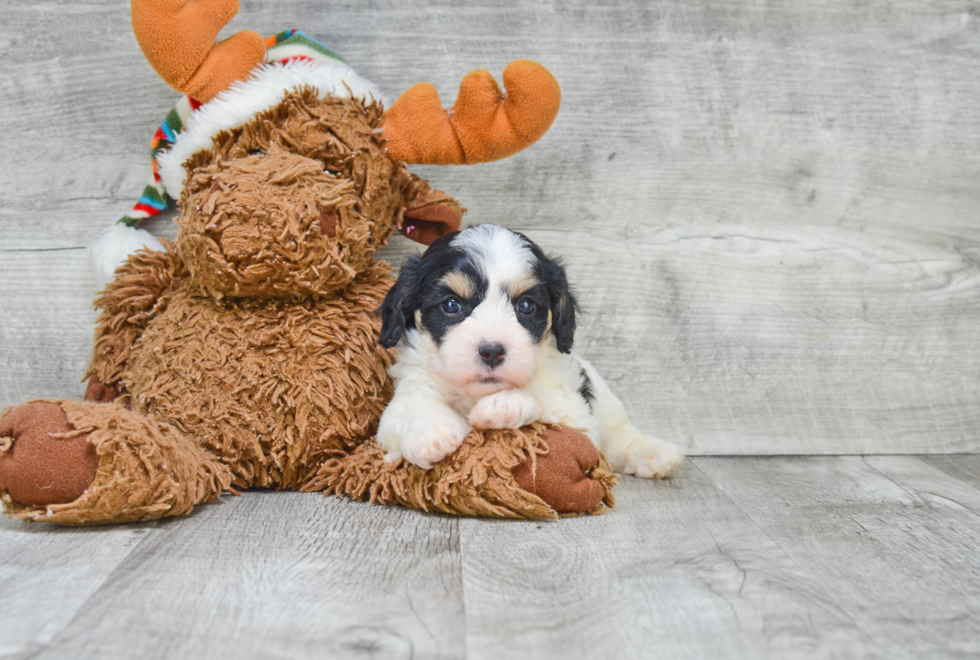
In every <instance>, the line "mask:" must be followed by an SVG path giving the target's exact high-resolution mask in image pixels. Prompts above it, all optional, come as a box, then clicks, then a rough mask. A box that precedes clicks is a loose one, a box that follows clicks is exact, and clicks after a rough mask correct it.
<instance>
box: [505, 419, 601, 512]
mask: <svg viewBox="0 0 980 660" xmlns="http://www.w3.org/2000/svg"><path fill="white" fill-rule="evenodd" d="M542 439H543V440H544V441H545V443H546V444H547V445H548V453H547V454H537V455H535V456H533V457H529V458H528V459H527V460H525V461H524V462H523V463H521V464H520V465H518V466H517V467H515V468H514V471H513V473H512V474H513V475H514V480H515V481H516V482H517V484H518V485H519V486H520V487H521V488H523V489H524V490H526V491H527V492H529V493H534V494H535V495H537V496H538V497H540V498H541V499H542V500H544V501H545V502H546V503H547V504H548V506H550V507H551V508H552V509H554V510H555V511H557V512H559V513H585V512H587V511H592V510H593V509H594V508H596V507H597V506H598V505H599V502H601V501H602V498H603V497H604V496H605V494H606V489H605V488H604V487H603V485H602V484H601V483H600V482H598V481H596V480H594V479H592V478H591V477H592V471H593V470H594V469H596V468H597V467H598V466H599V450H597V449H596V448H595V445H593V444H592V441H591V440H589V439H588V438H587V437H586V436H585V435H584V434H582V433H580V432H579V431H576V430H574V429H570V428H568V427H567V426H552V427H549V428H548V429H547V430H545V431H544V432H543V433H542ZM532 458H533V459H535V460H532Z"/></svg>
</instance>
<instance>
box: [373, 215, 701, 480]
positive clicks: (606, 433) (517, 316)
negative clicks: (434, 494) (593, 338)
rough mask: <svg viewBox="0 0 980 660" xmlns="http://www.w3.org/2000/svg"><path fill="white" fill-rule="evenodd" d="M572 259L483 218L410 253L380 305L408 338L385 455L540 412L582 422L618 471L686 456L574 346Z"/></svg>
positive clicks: (660, 469)
mask: <svg viewBox="0 0 980 660" xmlns="http://www.w3.org/2000/svg"><path fill="white" fill-rule="evenodd" d="M575 307H576V305H575V299H574V297H573V296H572V292H571V290H570V289H569V286H568V281H567V279H566V276H565V269H564V267H563V266H562V263H561V261H560V260H558V259H550V258H548V257H546V256H545V255H544V254H543V253H542V251H541V249H540V248H539V247H538V246H537V245H535V244H534V243H533V242H531V241H530V240H529V239H527V238H526V237H525V236H523V235H521V234H517V233H514V232H512V231H509V230H507V229H504V228H503V227H498V226H497V225H476V226H473V227H469V228H467V229H464V230H463V231H460V232H455V233H452V234H448V235H446V236H443V237H442V238H440V239H438V240H437V241H435V242H434V243H432V245H431V246H429V248H428V249H427V250H426V251H425V254H423V255H422V256H421V257H410V258H409V259H408V261H407V262H406V263H405V266H404V267H403V268H402V271H401V276H400V277H399V278H398V281H397V282H396V283H395V285H394V287H392V289H391V291H389V292H388V296H387V297H386V298H385V300H384V302H383V303H382V305H381V307H380V308H379V310H378V312H379V313H380V315H381V320H382V329H381V343H382V345H384V346H385V347H387V348H391V347H393V346H396V345H399V346H400V350H399V352H398V358H397V361H396V363H395V364H394V365H393V366H392V368H391V375H392V377H393V378H394V381H395V394H394V397H393V398H392V400H391V403H389V404H388V407H387V409H386V410H385V411H384V414H383V415H382V416H381V421H380V423H379V426H378V434H377V439H378V442H379V443H380V444H381V446H382V448H383V449H384V450H385V452H386V456H385V458H386V460H388V461H397V460H399V459H401V458H405V459H406V460H408V461H409V462H411V463H414V464H415V465H418V466H420V467H423V468H426V469H428V468H430V467H432V465H433V464H434V463H437V462H439V461H440V460H442V459H443V458H444V457H446V456H447V455H449V454H451V453H452V452H454V451H455V450H456V449H457V448H458V447H459V446H460V444H461V443H462V442H463V439H464V438H465V437H466V436H467V434H469V432H470V430H471V428H472V427H476V428H480V429H499V428H508V429H516V428H520V427H521V426H524V425H525V424H529V423H531V422H534V421H543V422H551V423H559V422H560V423H564V424H567V425H568V426H571V427H573V428H578V429H582V430H583V431H584V432H585V433H586V434H587V435H588V436H589V438H590V439H591V440H592V442H593V443H595V445H596V446H597V447H599V448H600V449H602V451H603V452H604V453H605V454H606V457H607V459H608V460H609V462H610V464H611V466H612V468H613V469H614V470H616V471H617V472H620V473H625V474H635V475H637V476H640V477H648V478H654V479H659V478H663V477H669V476H670V475H671V474H673V472H674V471H675V470H676V469H677V468H678V467H679V466H680V464H681V461H682V460H683V456H682V455H681V453H680V451H679V450H678V448H677V447H676V446H674V445H673V444H670V443H668V442H660V441H657V440H653V439H651V438H648V437H645V436H643V435H642V434H641V433H640V432H639V431H638V430H637V429H636V427H634V426H633V425H632V424H630V421H629V418H628V417H627V415H626V410H625V408H624V407H623V404H622V402H620V400H619V399H618V398H616V395H614V394H613V393H612V391H611V390H610V389H609V387H608V386H607V385H606V382H605V381H604V380H603V379H602V377H601V376H600V375H599V374H598V373H597V372H596V370H595V368H594V367H593V366H592V365H591V364H589V363H588V362H586V361H585V360H583V359H582V358H580V357H578V356H575V355H571V354H570V351H571V348H572V339H573V337H574V334H575Z"/></svg>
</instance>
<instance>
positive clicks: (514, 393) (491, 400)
mask: <svg viewBox="0 0 980 660" xmlns="http://www.w3.org/2000/svg"><path fill="white" fill-rule="evenodd" d="M540 417H541V406H540V405H539V404H538V402H537V401H535V400H534V397H532V396H531V395H530V394H528V393H526V392H524V391H523V390H503V391H502V392H497V393H496V394H491V395H490V396H485V397H483V398H482V399H480V400H479V401H477V402H476V405H475V406H473V410H472V411H470V424H472V425H473V426H474V427H476V428H478V429H519V428H521V427H522V426H524V425H525V424H530V423H531V422H534V421H537V420H538V419H540Z"/></svg>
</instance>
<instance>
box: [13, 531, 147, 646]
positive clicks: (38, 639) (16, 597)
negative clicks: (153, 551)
mask: <svg viewBox="0 0 980 660" xmlns="http://www.w3.org/2000/svg"><path fill="white" fill-rule="evenodd" d="M154 526H155V525H154V524H152V523H151V524H147V525H125V526H117V527H113V528H111V529H110V528H89V529H66V528H53V527H52V526H51V525H43V524H39V525H27V524H25V523H23V522H21V521H19V520H18V521H13V520H0V601H2V603H3V610H2V613H0V658H5V659H6V658H27V657H34V654H36V653H38V652H40V651H42V650H43V649H44V648H45V647H47V645H48V644H50V643H51V641H52V639H53V638H54V637H55V635H56V634H57V633H58V632H59V631H61V630H63V629H64V628H65V627H66V626H68V625H69V624H70V622H71V621H73V620H74V619H75V617H77V616H78V615H79V613H80V612H81V611H82V610H83V609H84V608H85V606H86V603H87V602H89V600H90V599H91V598H92V597H93V596H94V595H95V594H97V593H98V591H99V589H100V588H101V587H102V585H103V584H104V583H105V581H106V580H107V579H108V578H109V576H110V575H112V574H113V572H114V571H115V570H116V569H117V568H118V567H119V566H120V564H122V563H123V562H124V561H126V558H127V557H128V556H129V555H130V554H132V552H133V551H134V550H135V549H136V548H137V546H139V544H140V543H141V542H142V541H143V540H144V539H145V538H146V536H147V534H149V533H150V532H151V530H152V529H153V528H154Z"/></svg>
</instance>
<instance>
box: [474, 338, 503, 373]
mask: <svg viewBox="0 0 980 660" xmlns="http://www.w3.org/2000/svg"><path fill="white" fill-rule="evenodd" d="M505 355H507V351H505V350H504V345H503V344H483V345H481V346H480V359H482V360H483V364H485V365H487V366H488V367H490V368H491V369H493V368H494V367H496V366H497V365H498V364H500V363H501V362H503V361H504V356H505Z"/></svg>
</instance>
